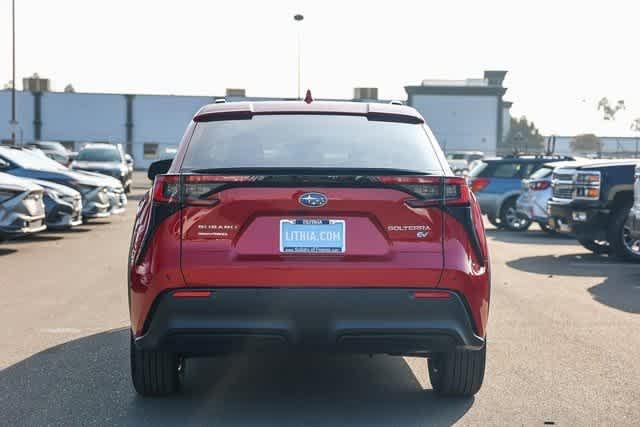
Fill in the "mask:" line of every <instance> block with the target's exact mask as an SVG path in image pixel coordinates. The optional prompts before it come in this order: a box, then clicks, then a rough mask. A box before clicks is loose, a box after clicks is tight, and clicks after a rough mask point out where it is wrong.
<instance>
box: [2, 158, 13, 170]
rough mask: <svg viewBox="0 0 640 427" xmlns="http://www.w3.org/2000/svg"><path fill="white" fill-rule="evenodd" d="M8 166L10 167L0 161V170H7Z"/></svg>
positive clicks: (3, 161)
mask: <svg viewBox="0 0 640 427" xmlns="http://www.w3.org/2000/svg"><path fill="white" fill-rule="evenodd" d="M9 166H11V165H10V164H9V163H7V162H6V161H5V160H4V159H0V170H5V169H9Z"/></svg>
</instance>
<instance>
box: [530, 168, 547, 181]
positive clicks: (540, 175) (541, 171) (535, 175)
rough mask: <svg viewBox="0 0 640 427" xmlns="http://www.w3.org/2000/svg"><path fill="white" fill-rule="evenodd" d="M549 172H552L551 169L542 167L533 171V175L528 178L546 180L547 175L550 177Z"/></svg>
mask: <svg viewBox="0 0 640 427" xmlns="http://www.w3.org/2000/svg"><path fill="white" fill-rule="evenodd" d="M551 172H553V169H551V168H547V167H542V168H540V169H538V170H537V171H535V172H534V173H532V174H531V176H530V177H529V178H531V179H542V178H546V177H548V176H549V175H551Z"/></svg>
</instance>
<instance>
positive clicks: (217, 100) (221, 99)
mask: <svg viewBox="0 0 640 427" xmlns="http://www.w3.org/2000/svg"><path fill="white" fill-rule="evenodd" d="M213 103H214V104H226V103H227V100H226V99H224V98H216V100H215V101H213Z"/></svg>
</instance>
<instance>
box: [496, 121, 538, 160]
mask: <svg viewBox="0 0 640 427" xmlns="http://www.w3.org/2000/svg"><path fill="white" fill-rule="evenodd" d="M543 148H544V138H543V137H542V135H540V132H539V131H538V128H536V125H535V124H534V123H533V122H529V121H528V120H527V118H526V117H524V116H522V117H520V118H519V119H514V118H513V117H512V118H511V126H510V128H509V133H508V134H507V137H506V138H505V139H504V140H503V141H502V143H501V144H500V145H499V146H498V152H500V153H503V154H504V153H511V152H523V151H535V152H538V151H542V150H543Z"/></svg>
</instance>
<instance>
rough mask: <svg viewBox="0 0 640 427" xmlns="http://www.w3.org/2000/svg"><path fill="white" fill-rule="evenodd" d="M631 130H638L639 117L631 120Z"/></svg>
mask: <svg viewBox="0 0 640 427" xmlns="http://www.w3.org/2000/svg"><path fill="white" fill-rule="evenodd" d="M631 130H632V131H634V132H640V117H638V118H637V119H635V120H634V121H632V122H631Z"/></svg>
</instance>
